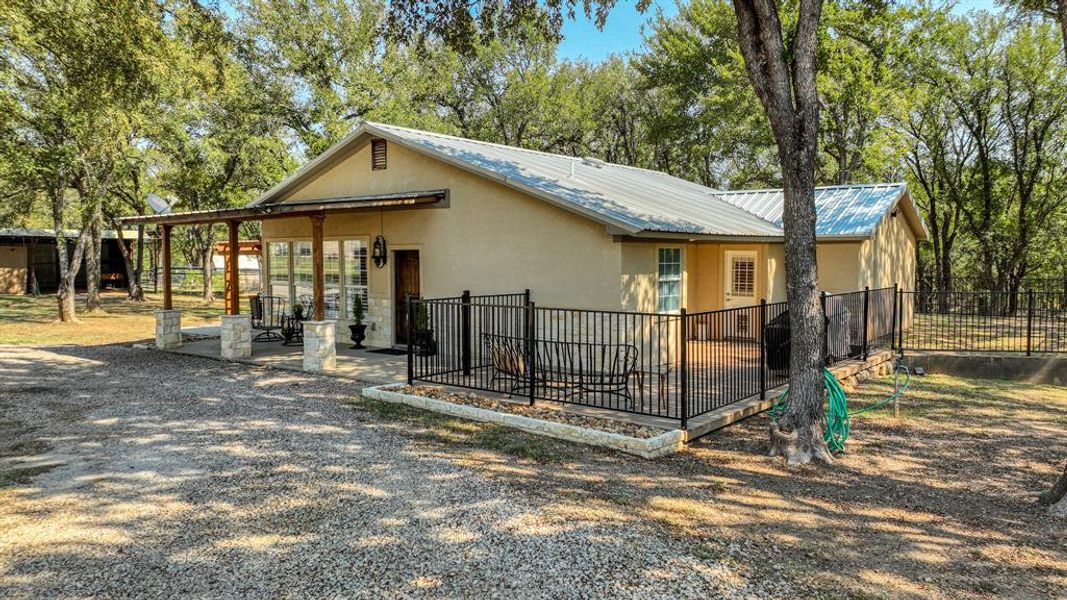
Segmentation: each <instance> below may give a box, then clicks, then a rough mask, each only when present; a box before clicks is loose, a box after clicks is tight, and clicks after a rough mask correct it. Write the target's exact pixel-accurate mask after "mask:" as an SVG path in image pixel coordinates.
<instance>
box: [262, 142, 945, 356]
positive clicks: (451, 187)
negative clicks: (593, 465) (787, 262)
mask: <svg viewBox="0 0 1067 600" xmlns="http://www.w3.org/2000/svg"><path fill="white" fill-rule="evenodd" d="M419 194H424V195H426V196H431V197H436V198H437V199H436V201H435V202H432V203H428V204H423V205H415V206H413V207H407V208H403V209H388V210H380V211H372V212H370V213H366V212H350V213H344V214H337V215H329V214H328V215H327V216H326V219H325V222H324V225H323V228H324V230H323V231H324V240H325V246H324V252H325V260H326V286H327V288H328V294H329V293H333V294H336V295H337V296H338V297H339V298H340V300H341V301H340V302H339V303H338V306H339V307H346V308H344V309H343V313H344V315H348V314H350V313H349V310H348V308H347V307H350V305H351V298H352V297H354V295H355V294H363V295H365V297H366V298H367V299H368V300H369V303H368V306H369V311H368V312H369V321H370V323H372V327H371V332H370V335H371V338H370V342H371V343H372V344H377V345H390V344H394V343H398V342H399V341H402V340H398V339H397V337H396V335H395V334H396V328H395V327H394V323H395V322H396V321H397V318H398V314H399V313H398V311H402V310H403V306H402V304H403V302H402V300H403V297H404V294H405V293H412V294H421V295H424V296H427V297H439V296H454V295H456V294H458V293H459V291H460V290H462V289H471V290H473V291H474V292H475V293H498V292H511V291H516V290H520V291H521V290H523V289H525V288H530V289H532V290H534V296H535V299H536V301H537V302H538V304H539V305H544V306H564V307H574V308H592V309H604V310H626V311H641V312H671V311H677V310H678V309H680V308H683V307H684V308H686V309H687V310H688V311H690V312H694V311H703V310H715V309H720V308H728V307H734V306H744V305H747V304H753V303H757V302H759V300H760V299H761V298H765V299H766V300H767V301H768V302H775V301H781V300H784V299H785V267H784V256H785V255H784V248H783V244H782V240H783V232H782V202H783V195H782V192H781V190H757V191H730V192H723V191H718V190H713V189H710V188H707V187H704V186H701V185H698V184H695V183H692V182H689V181H686V180H683V179H679V178H677V177H672V176H670V175H667V174H664V173H660V172H657V171H651V170H647V169H639V168H634V167H627V166H621V165H615V164H609V163H605V162H603V161H599V160H595V159H589V158H576V157H571V156H563V155H557V154H548V153H544V152H535V151H531V150H524V149H521V148H513V147H509V146H503V145H499V144H491V143H486V142H480V141H476V140H468V139H463V138H458V137H454V136H449V135H441V134H436V133H430V132H426V131H417V130H413V129H408V128H403V127H396V126H392V125H384V124H379V123H364V124H362V125H361V126H360V127H359V128H358V129H357V130H355V131H354V132H353V133H352V134H350V135H349V136H347V137H346V138H345V139H344V140H342V141H341V142H339V143H337V144H336V145H334V146H333V147H331V148H330V149H328V150H327V151H326V152H324V153H323V154H322V155H320V156H319V157H318V158H316V159H315V160H313V161H311V162H310V163H308V164H307V165H305V166H304V167H303V168H302V169H300V170H299V171H297V172H296V173H295V174H294V175H293V176H291V177H289V178H288V179H286V180H285V181H283V182H281V183H280V184H278V185H277V186H275V187H274V188H273V189H271V190H269V191H268V192H267V193H265V194H263V195H262V196H261V197H260V198H258V199H257V200H256V201H255V202H254V203H253V204H252V205H253V206H258V207H263V208H266V207H270V206H274V205H279V204H286V203H306V202H336V201H340V200H344V199H354V198H374V197H389V196H391V195H409V196H417V195H419ZM816 204H817V209H818V224H817V236H818V247H817V252H818V265H819V279H820V281H819V283H820V288H821V289H824V290H826V291H828V292H838V291H851V290H856V289H863V287H864V286H870V287H872V288H877V287H888V286H892V285H893V284H894V283H896V284H899V285H901V286H903V287H905V288H906V289H912V288H913V287H914V282H915V279H914V278H915V260H916V243H917V242H918V241H921V240H925V239H926V236H927V232H926V229H925V226H924V224H923V221H922V218H921V217H920V215H919V212H918V210H917V208H916V206H915V204H914V203H913V202H912V200H911V197H910V196H909V195H908V189H907V186H906V185H905V184H903V183H891V184H878V185H853V186H840V187H825V188H819V189H818V190H817V192H816ZM378 236H382V238H384V240H385V241H386V247H387V253H388V256H387V260H386V261H385V265H384V266H382V267H380V268H379V267H376V266H375V265H374V264H373V263H372V262H370V261H368V254H369V253H370V247H371V244H372V243H373V241H374V239H375V238H377V237H378ZM262 239H263V242H264V250H265V257H264V264H265V265H266V266H267V272H266V275H265V277H266V281H269V289H270V291H271V293H273V294H277V295H280V296H283V297H288V298H290V299H297V298H299V297H300V296H301V295H304V294H310V287H309V286H310V285H311V265H310V261H311V254H312V253H311V241H310V240H311V223H310V222H309V220H308V219H306V218H293V219H274V220H267V221H264V222H263V229H262ZM340 310H341V309H339V311H340ZM342 316H343V315H342Z"/></svg>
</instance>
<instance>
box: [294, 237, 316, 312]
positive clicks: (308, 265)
mask: <svg viewBox="0 0 1067 600" xmlns="http://www.w3.org/2000/svg"><path fill="white" fill-rule="evenodd" d="M312 268H313V267H312V262H311V242H293V302H297V303H299V304H303V305H304V306H305V307H306V308H308V309H310V308H311V298H312V294H313V293H314V289H313V288H312V286H311V283H312V279H313V277H314V272H313V270H312Z"/></svg>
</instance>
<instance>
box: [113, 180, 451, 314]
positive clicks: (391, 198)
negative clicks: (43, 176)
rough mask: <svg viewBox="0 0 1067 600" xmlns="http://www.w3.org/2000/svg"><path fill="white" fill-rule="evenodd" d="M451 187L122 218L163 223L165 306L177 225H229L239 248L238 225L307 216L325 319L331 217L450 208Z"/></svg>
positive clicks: (232, 263)
mask: <svg viewBox="0 0 1067 600" xmlns="http://www.w3.org/2000/svg"><path fill="white" fill-rule="evenodd" d="M447 203H448V190H431V191H424V192H404V193H399V194H376V195H370V196H348V197H344V198H330V199H326V200H314V201H300V202H285V203H279V204H264V205H260V206H247V207H243V208H224V209H219V210H201V211H190V212H184V213H171V214H163V215H144V216H136V217H123V218H121V219H119V222H120V223H122V224H123V225H131V226H132V225H159V226H160V229H161V230H162V240H163V247H162V252H163V257H162V263H163V264H162V267H163V309H164V310H172V309H173V308H174V303H173V297H172V292H171V277H170V268H171V230H172V229H173V228H174V226H176V225H206V224H214V223H226V225H227V227H228V230H229V247H230V248H238V247H239V246H240V240H239V239H238V229H239V227H240V225H241V223H243V222H245V221H265V220H269V219H292V218H299V217H303V218H307V219H309V220H310V221H311V257H312V275H311V286H312V298H313V302H314V307H313V308H312V315H313V317H312V318H313V319H314V320H316V321H321V320H323V319H324V318H325V317H326V315H325V291H324V289H325V287H326V282H325V279H326V277H325V272H324V265H323V251H322V229H323V223H324V222H325V221H326V216H327V215H329V214H334V213H354V212H377V211H384V210H404V209H413V208H430V207H435V206H447ZM239 255H240V253H239V252H230V253H228V254H227V255H226V261H227V264H226V267H227V268H226V277H227V280H226V314H229V315H236V314H240V312H241V306H240V297H241V296H240V294H241V292H240V283H239V280H240V278H239V277H238V256H239Z"/></svg>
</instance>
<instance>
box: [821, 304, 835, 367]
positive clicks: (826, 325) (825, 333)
mask: <svg viewBox="0 0 1067 600" xmlns="http://www.w3.org/2000/svg"><path fill="white" fill-rule="evenodd" d="M819 303H820V304H821V305H822V357H823V362H825V363H826V366H830V365H831V364H833V363H831V361H830V315H828V314H826V292H825V291H822V292H819Z"/></svg>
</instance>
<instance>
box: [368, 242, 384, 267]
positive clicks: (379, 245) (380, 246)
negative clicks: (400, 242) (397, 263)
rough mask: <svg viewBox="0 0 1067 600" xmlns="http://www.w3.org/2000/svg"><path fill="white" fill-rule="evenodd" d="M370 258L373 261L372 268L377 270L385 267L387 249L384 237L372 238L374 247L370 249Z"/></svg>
mask: <svg viewBox="0 0 1067 600" xmlns="http://www.w3.org/2000/svg"><path fill="white" fill-rule="evenodd" d="M370 257H371V258H373V259H374V266H376V267H378V268H379V269H380V268H382V267H384V266H385V262H386V260H387V257H388V249H387V248H386V245H385V237H384V236H380V235H379V236H378V237H376V238H374V247H373V248H371V252H370Z"/></svg>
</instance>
